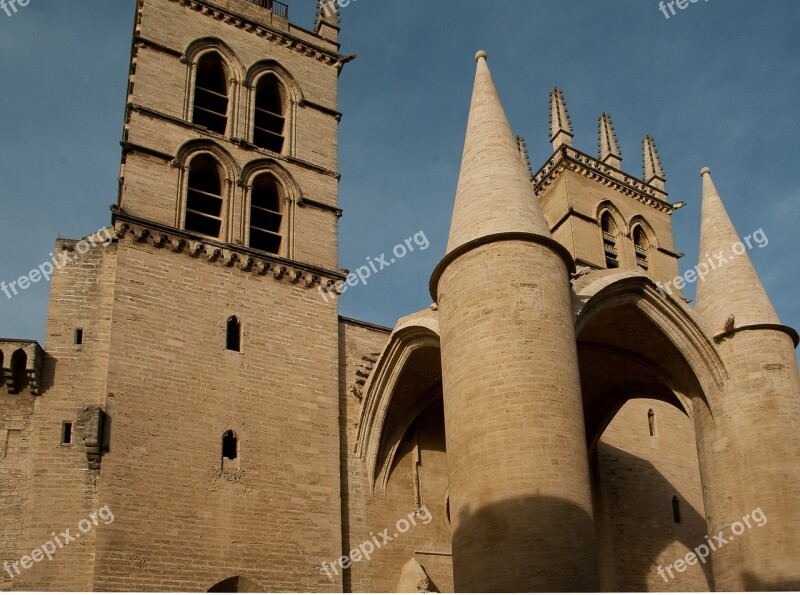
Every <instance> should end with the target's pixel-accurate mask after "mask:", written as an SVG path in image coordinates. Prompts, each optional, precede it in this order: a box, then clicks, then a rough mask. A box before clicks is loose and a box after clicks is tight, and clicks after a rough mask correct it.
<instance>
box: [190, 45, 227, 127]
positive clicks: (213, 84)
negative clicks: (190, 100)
mask: <svg viewBox="0 0 800 595" xmlns="http://www.w3.org/2000/svg"><path fill="white" fill-rule="evenodd" d="M229 78H230V77H229V75H228V71H227V68H226V66H225V62H224V61H223V59H222V56H220V55H219V54H218V53H217V52H207V53H205V54H203V55H202V56H201V57H200V59H199V60H198V62H197V71H196V73H195V83H194V110H193V112H192V122H194V123H195V124H198V125H200V126H205V127H206V128H208V129H209V130H211V131H212V132H217V133H219V134H225V132H226V130H227V129H228V103H229V102H228V80H229Z"/></svg>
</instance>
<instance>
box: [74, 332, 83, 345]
mask: <svg viewBox="0 0 800 595" xmlns="http://www.w3.org/2000/svg"><path fill="white" fill-rule="evenodd" d="M75 345H83V329H82V328H76V329H75Z"/></svg>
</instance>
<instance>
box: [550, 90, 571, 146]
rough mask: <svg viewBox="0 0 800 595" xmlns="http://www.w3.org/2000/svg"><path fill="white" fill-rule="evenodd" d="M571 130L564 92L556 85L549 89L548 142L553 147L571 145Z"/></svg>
mask: <svg viewBox="0 0 800 595" xmlns="http://www.w3.org/2000/svg"><path fill="white" fill-rule="evenodd" d="M573 132H574V129H573V128H572V122H571V121H570V119H569V111H567V103H566V101H564V92H563V91H562V90H561V89H559V88H558V87H556V88H554V89H553V90H552V91H550V142H552V143H553V149H554V150H558V148H559V147H562V146H567V147H571V146H572V136H573V135H572V133H573Z"/></svg>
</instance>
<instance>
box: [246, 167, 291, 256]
mask: <svg viewBox="0 0 800 595" xmlns="http://www.w3.org/2000/svg"><path fill="white" fill-rule="evenodd" d="M282 194H283V193H282V191H281V187H280V186H279V185H278V181H277V180H276V179H275V178H274V177H273V176H272V175H271V174H261V175H260V176H258V177H257V178H256V179H255V181H254V182H253V190H252V192H251V193H250V247H251V248H255V249H256V250H263V251H264V252H271V253H273V254H278V252H279V251H280V249H281V239H282V238H281V225H282V223H283V215H282V214H281V198H282Z"/></svg>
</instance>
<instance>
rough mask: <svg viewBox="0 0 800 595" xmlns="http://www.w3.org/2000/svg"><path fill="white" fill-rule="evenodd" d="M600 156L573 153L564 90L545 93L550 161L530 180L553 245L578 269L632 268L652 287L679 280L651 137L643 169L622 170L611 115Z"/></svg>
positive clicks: (670, 209)
mask: <svg viewBox="0 0 800 595" xmlns="http://www.w3.org/2000/svg"><path fill="white" fill-rule="evenodd" d="M598 124H599V125H598V129H599V130H598V148H599V152H598V156H597V157H593V156H591V155H588V154H586V153H583V152H582V151H579V150H578V149H576V148H574V147H573V127H572V122H571V120H570V117H569V111H568V109H567V104H566V101H565V99H564V93H563V92H562V91H561V89H558V88H556V89H553V91H551V93H550V141H551V143H552V145H553V151H554V152H553V154H552V155H551V156H550V158H549V159H548V160H547V162H545V164H544V165H543V166H542V167H541V169H539V171H538V172H536V173H535V174H533V184H534V188H535V190H536V195H537V197H538V198H539V202H540V203H541V205H542V211H543V213H544V216H545V219H546V220H547V223H548V226H549V227H550V230H551V233H552V234H553V238H554V239H555V240H556V241H558V242H559V243H560V244H561V245H563V246H565V247H566V248H567V249H568V250H569V252H570V254H571V255H572V257H573V258H574V259H575V263H576V264H577V266H578V267H579V268H580V267H589V268H590V269H593V270H603V269H615V268H637V269H639V270H641V271H646V272H647V274H648V275H650V276H651V277H652V278H653V279H654V280H655V281H663V282H667V281H669V280H671V279H674V278H675V277H676V276H677V275H678V259H679V258H680V257H681V256H682V255H681V254H678V253H676V252H675V239H674V236H673V233H672V221H671V216H672V213H674V212H675V210H676V208H679V206H680V203H678V204H672V203H670V202H669V201H668V200H667V198H668V195H667V192H666V185H665V175H664V169H663V167H662V165H661V159H660V157H659V155H658V151H657V149H656V145H655V141H654V140H653V138H652V137H650V136H649V135H648V136H646V137H645V138H644V140H643V141H642V160H643V169H642V173H641V174H637V175H632V174H630V173H626V171H625V170H623V165H622V151H621V150H620V148H619V142H618V140H617V134H616V131H615V129H614V124H613V121H612V119H611V115H610V114H608V113H605V112H604V113H603V114H602V115H601V116H600V118H599V123H598Z"/></svg>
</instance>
